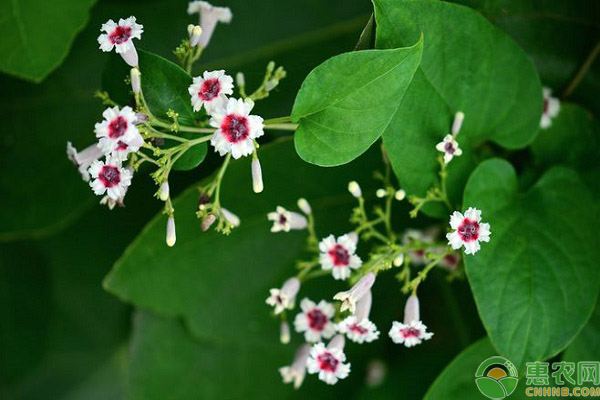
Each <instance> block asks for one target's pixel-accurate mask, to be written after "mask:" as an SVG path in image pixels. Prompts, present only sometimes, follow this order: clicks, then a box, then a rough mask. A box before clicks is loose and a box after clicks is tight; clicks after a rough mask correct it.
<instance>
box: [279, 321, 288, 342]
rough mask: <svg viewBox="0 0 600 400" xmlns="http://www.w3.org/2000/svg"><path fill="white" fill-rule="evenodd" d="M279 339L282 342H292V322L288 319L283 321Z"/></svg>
mask: <svg viewBox="0 0 600 400" xmlns="http://www.w3.org/2000/svg"><path fill="white" fill-rule="evenodd" d="M279 341H280V342H281V343H282V344H288V343H289V342H290V324H288V322H287V321H281V325H280V328H279Z"/></svg>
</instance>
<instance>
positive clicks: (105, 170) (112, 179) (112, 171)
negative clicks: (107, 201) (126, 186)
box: [98, 165, 121, 188]
mask: <svg viewBox="0 0 600 400" xmlns="http://www.w3.org/2000/svg"><path fill="white" fill-rule="evenodd" d="M98 179H100V182H102V184H103V185H104V186H105V187H107V188H111V187H113V186H116V185H118V184H119V182H121V172H120V171H119V168H117V167H115V166H114V165H105V166H104V167H102V169H101V170H100V173H99V174H98Z"/></svg>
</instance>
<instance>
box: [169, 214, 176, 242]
mask: <svg viewBox="0 0 600 400" xmlns="http://www.w3.org/2000/svg"><path fill="white" fill-rule="evenodd" d="M176 240H177V237H176V235H175V218H173V216H170V217H169V219H168V220H167V246H169V247H173V246H175V241H176Z"/></svg>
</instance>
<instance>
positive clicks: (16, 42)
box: [0, 0, 97, 82]
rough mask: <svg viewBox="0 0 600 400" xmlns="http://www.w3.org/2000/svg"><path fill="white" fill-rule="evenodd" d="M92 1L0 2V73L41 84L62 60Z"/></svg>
mask: <svg viewBox="0 0 600 400" xmlns="http://www.w3.org/2000/svg"><path fill="white" fill-rule="evenodd" d="M95 2H96V1H95V0H66V1H60V2H55V1H35V0H13V1H3V2H2V3H0V15H2V20H1V22H0V37H2V41H0V54H2V57H0V71H2V72H5V73H7V74H11V75H14V76H17V77H19V78H23V79H27V80H29V81H33V82H41V81H42V80H43V79H44V78H45V77H46V76H48V74H49V73H50V72H52V71H53V70H54V69H56V67H58V66H59V65H60V64H61V62H62V61H63V60H64V59H65V57H66V56H67V54H68V52H69V49H70V47H71V44H72V43H73V40H74V39H75V36H76V35H77V34H78V33H79V31H81V29H83V27H84V26H85V24H86V23H87V21H88V11H89V9H90V8H91V6H92V5H93V4H94V3H95ZM96 47H97V46H96Z"/></svg>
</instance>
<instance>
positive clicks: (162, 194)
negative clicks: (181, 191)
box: [158, 181, 170, 201]
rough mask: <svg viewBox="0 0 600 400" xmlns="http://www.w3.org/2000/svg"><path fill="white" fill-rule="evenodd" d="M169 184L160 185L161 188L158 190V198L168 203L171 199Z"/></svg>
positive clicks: (166, 182) (165, 182)
mask: <svg viewBox="0 0 600 400" xmlns="http://www.w3.org/2000/svg"><path fill="white" fill-rule="evenodd" d="M169 191H170V190H169V182H168V181H164V182H163V183H161V184H160V188H159V189H158V198H159V199H161V200H162V201H167V200H168V199H169Z"/></svg>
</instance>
